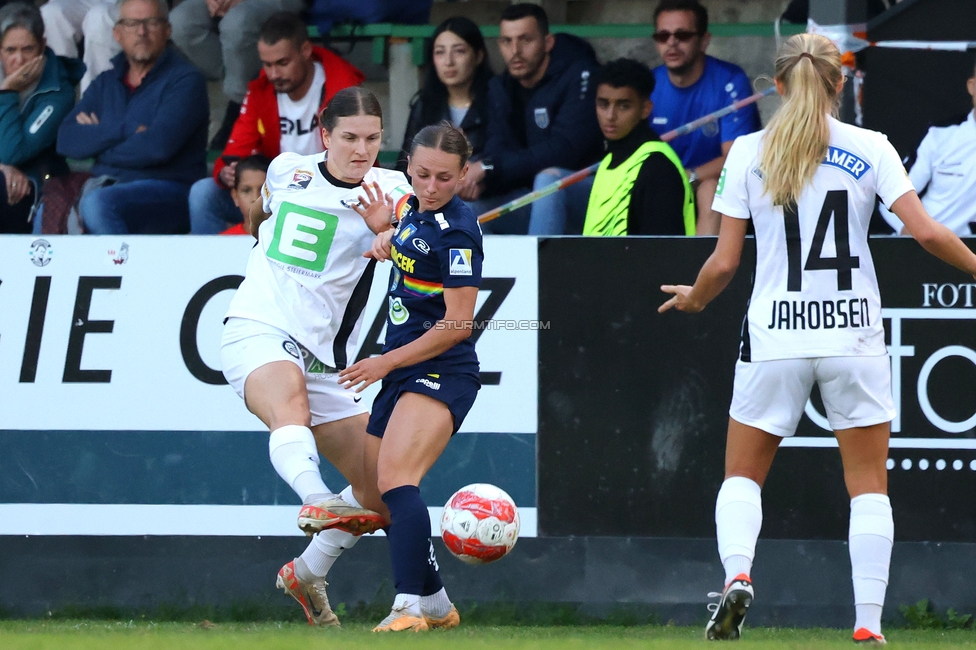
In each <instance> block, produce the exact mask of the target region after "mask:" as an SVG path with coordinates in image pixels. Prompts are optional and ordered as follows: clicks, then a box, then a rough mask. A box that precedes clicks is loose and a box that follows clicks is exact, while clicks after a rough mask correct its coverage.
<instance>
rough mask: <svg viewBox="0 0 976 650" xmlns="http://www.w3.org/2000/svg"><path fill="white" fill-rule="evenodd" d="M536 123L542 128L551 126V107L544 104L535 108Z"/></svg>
mask: <svg viewBox="0 0 976 650" xmlns="http://www.w3.org/2000/svg"><path fill="white" fill-rule="evenodd" d="M535 125H536V126H537V127H539V128H540V129H547V128H549V109H547V108H546V107H544V106H543V107H542V108H537V109H535Z"/></svg>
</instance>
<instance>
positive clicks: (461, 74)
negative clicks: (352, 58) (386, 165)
mask: <svg viewBox="0 0 976 650" xmlns="http://www.w3.org/2000/svg"><path fill="white" fill-rule="evenodd" d="M430 43H431V47H430V50H429V51H428V53H427V54H428V56H427V61H428V65H427V72H426V73H425V76H424V85H423V86H422V87H421V88H420V91H419V92H418V93H417V96H416V98H414V101H413V103H412V104H411V105H410V117H409V118H408V120H407V130H406V133H405V135H404V137H403V148H402V151H401V152H400V160H398V161H397V167H396V168H397V170H399V171H402V172H404V173H406V171H407V152H408V151H410V145H411V143H413V137H414V136H415V135H417V133H418V132H420V130H421V129H422V128H424V127H425V126H430V125H432V124H437V123H439V122H441V121H443V120H447V121H449V122H450V123H451V124H453V125H454V126H455V127H457V128H459V129H461V130H462V131H464V136H465V137H466V138H467V139H468V142H469V143H470V144H471V152H472V153H471V156H472V159H473V160H477V159H478V158H480V157H481V152H482V151H483V150H484V148H485V137H486V135H487V132H488V82H489V81H491V77H492V71H491V64H490V63H489V61H488V49H487V48H486V47H485V39H484V37H483V36H482V35H481V30H480V29H478V26H477V25H475V24H474V23H473V22H472V21H471V20H469V19H468V18H465V17H463V16H455V17H453V18H448V19H447V20H445V21H444V22H442V23H441V24H440V25H438V26H437V29H435V30H434V35H433V37H432V38H431V41H430Z"/></svg>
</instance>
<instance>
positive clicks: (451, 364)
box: [383, 196, 485, 381]
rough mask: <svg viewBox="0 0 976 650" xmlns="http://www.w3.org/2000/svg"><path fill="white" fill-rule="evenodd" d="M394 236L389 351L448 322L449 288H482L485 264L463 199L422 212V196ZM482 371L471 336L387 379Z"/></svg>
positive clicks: (473, 219)
mask: <svg viewBox="0 0 976 650" xmlns="http://www.w3.org/2000/svg"><path fill="white" fill-rule="evenodd" d="M409 205H410V209H409V210H408V211H407V213H406V214H405V215H404V216H403V218H402V219H401V220H400V224H399V225H398V226H397V229H396V231H395V232H394V234H393V241H392V251H391V253H392V256H393V270H392V271H391V272H390V291H389V294H388V301H389V314H388V316H387V321H386V345H384V347H383V352H389V351H390V350H395V349H396V348H399V347H403V346H404V345H406V344H408V343H410V342H411V341H414V340H416V339H418V338H420V337H421V336H423V335H424V333H425V332H427V331H428V330H429V329H430V328H431V327H433V326H434V324H435V323H437V321H439V320H441V319H443V318H444V314H445V313H446V311H447V307H446V305H445V303H444V289H452V288H455V287H478V286H481V266H482V263H483V261H484V257H485V255H484V249H483V247H482V237H481V227H480V226H479V225H478V219H477V217H476V216H475V215H474V213H473V212H472V211H471V208H469V207H468V206H467V205H465V204H464V202H463V201H462V200H461V199H459V198H458V197H454V198H453V199H451V200H450V201H449V202H448V203H447V204H446V205H444V206H443V207H442V208H440V209H439V210H436V211H434V212H420V211H419V210H418V209H417V198H416V197H414V196H412V197H410V199H409ZM417 372H425V373H470V374H473V375H477V374H478V372H479V366H478V355H477V354H476V353H475V350H474V341H472V340H471V339H470V338H467V339H465V340H463V341H461V342H460V343H458V344H457V345H455V346H454V347H452V348H451V349H449V350H446V351H445V352H442V353H441V354H439V355H437V356H436V357H433V358H432V359H428V360H426V361H423V362H421V363H419V364H417V365H414V366H410V367H408V368H398V369H397V370H394V371H393V372H392V373H390V375H389V376H388V377H387V379H388V380H390V381H393V380H396V379H397V378H399V377H400V376H401V375H403V374H412V373H417Z"/></svg>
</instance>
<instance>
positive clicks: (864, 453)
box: [835, 422, 895, 644]
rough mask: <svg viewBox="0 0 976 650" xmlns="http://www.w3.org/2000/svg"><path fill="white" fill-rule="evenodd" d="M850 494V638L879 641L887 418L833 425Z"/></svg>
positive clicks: (890, 530) (888, 531)
mask: <svg viewBox="0 0 976 650" xmlns="http://www.w3.org/2000/svg"><path fill="white" fill-rule="evenodd" d="M835 435H836V436H837V442H838V444H839V445H840V454H841V459H842V460H843V462H844V482H845V483H846V484H847V492H848V493H849V494H850V496H851V523H850V534H849V537H848V548H849V549H850V554H851V573H852V580H853V582H854V608H855V610H856V612H857V619H856V621H855V623H854V640H855V641H857V642H859V643H874V644H883V643H885V638H884V635H882V634H881V612H882V608H883V606H884V599H885V592H886V591H887V588H888V571H889V566H890V563H891V547H892V545H893V544H894V537H895V526H894V521H893V519H892V516H891V502H890V501H889V500H888V469H887V467H886V466H885V463H886V462H887V460H888V438H889V437H890V423H888V422H885V423H882V424H877V425H874V426H870V427H858V428H854V429H844V430H841V431H836V432H835Z"/></svg>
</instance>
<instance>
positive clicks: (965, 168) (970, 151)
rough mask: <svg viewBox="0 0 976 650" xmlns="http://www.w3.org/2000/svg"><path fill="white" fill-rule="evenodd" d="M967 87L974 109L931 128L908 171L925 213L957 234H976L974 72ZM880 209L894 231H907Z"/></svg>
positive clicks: (896, 218) (891, 215) (975, 81)
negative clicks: (958, 119)
mask: <svg viewBox="0 0 976 650" xmlns="http://www.w3.org/2000/svg"><path fill="white" fill-rule="evenodd" d="M966 90H967V91H968V92H969V95H970V96H971V97H972V98H973V108H974V110H972V111H970V112H969V114H968V115H967V117H966V119H965V120H964V121H963V122H960V123H959V124H953V125H951V126H933V127H932V128H930V129H929V132H928V133H927V134H925V137H924V138H923V139H922V143H921V144H920V145H918V151H917V152H916V158H915V164H913V165H912V168H911V170H910V171H909V172H908V177H909V178H910V179H911V181H912V185H914V186H915V189H916V190H917V191H918V193H919V195H920V196H921V197H922V205H924V206H925V209H926V210H927V211H928V213H929V214H931V215H932V218H933V219H935V220H936V221H938V222H939V223H941V224H943V225H944V226H945V227H946V228H948V229H950V230H951V231H953V232H954V233H956V234H957V235H959V236H960V237H963V236H967V235H976V72H974V75H973V76H972V77H970V78H969V79H968V80H967V81H966ZM880 211H881V216H882V217H884V219H885V221H887V222H888V225H890V226H891V227H892V228H894V230H895V232H896V233H898V234H902V235H905V234H908V233H907V232H905V227H904V226H903V225H902V223H901V221H900V220H899V219H898V217H896V216H895V215H894V214H892V213H891V212H890V211H889V210H887V209H886V208H885V207H884V206H883V205H882V206H881V208H880Z"/></svg>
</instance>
